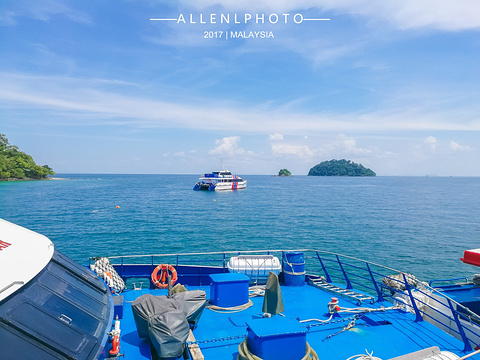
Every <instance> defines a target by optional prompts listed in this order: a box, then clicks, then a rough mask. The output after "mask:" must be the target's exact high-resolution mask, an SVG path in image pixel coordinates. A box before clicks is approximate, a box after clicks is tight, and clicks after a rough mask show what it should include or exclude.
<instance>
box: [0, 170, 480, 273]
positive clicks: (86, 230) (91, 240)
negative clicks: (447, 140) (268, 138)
mask: <svg viewBox="0 0 480 360" xmlns="http://www.w3.org/2000/svg"><path fill="white" fill-rule="evenodd" d="M57 176H61V177H65V178H69V180H51V181H36V182H3V183H0V217H1V218H3V219H5V220H8V221H11V222H14V223H17V224H19V225H22V226H25V227H27V228H29V229H32V230H34V231H38V232H40V233H42V234H44V235H46V236H48V237H49V238H50V239H51V240H52V241H53V242H54V244H55V246H56V248H57V249H58V250H60V251H62V252H64V253H66V254H67V255H68V256H70V257H72V258H73V259H74V260H76V261H78V262H80V263H86V262H88V258H89V257H90V256H101V255H121V254H127V253H130V254H150V253H163V252H169V253H171V252H198V251H219V250H225V251H226V250H254V249H279V248H283V249H294V248H314V249H319V250H328V251H333V252H338V253H342V254H346V255H352V256H356V257H359V258H362V259H365V260H370V261H373V262H377V263H380V264H383V265H388V266H390V267H394V268H397V269H401V270H404V271H407V272H412V273H414V274H415V275H417V276H418V277H420V278H422V279H424V280H430V279H433V278H449V277H456V276H463V275H468V276H471V275H473V274H474V273H476V272H479V273H480V269H478V271H477V269H476V268H474V267H473V266H471V265H465V264H463V263H461V262H460V260H459V259H460V257H461V256H463V251H464V250H466V249H472V248H480V222H479V220H480V207H479V204H480V178H454V177H452V178H450V177H375V178H338V177H307V176H293V177H290V178H280V177H271V176H260V175H257V176H244V177H245V178H247V180H248V186H247V189H246V190H242V191H236V192H223V193H216V192H196V191H193V190H192V188H193V185H194V184H195V182H196V180H197V178H198V176H196V175H85V174H82V175H72V174H68V175H57ZM117 206H118V208H117Z"/></svg>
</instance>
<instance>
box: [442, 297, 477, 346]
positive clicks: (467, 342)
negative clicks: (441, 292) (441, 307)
mask: <svg viewBox="0 0 480 360" xmlns="http://www.w3.org/2000/svg"><path fill="white" fill-rule="evenodd" d="M447 301H448V306H449V307H450V311H451V312H452V315H453V319H454V320H455V323H456V324H457V328H458V332H459V333H460V336H461V337H462V340H463V343H464V344H465V347H464V348H463V351H465V352H467V351H472V345H470V342H469V341H468V338H467V335H466V334H465V330H463V326H462V324H461V323H460V319H459V318H458V314H457V311H456V310H455V309H454V308H453V305H452V302H451V301H450V299H448V298H447Z"/></svg>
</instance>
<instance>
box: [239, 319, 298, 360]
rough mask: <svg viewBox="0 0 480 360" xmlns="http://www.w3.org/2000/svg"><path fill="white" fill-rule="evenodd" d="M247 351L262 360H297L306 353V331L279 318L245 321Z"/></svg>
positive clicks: (295, 322)
mask: <svg viewBox="0 0 480 360" xmlns="http://www.w3.org/2000/svg"><path fill="white" fill-rule="evenodd" d="M247 326H248V340H247V341H248V343H247V344H248V349H249V350H250V352H251V353H252V354H254V355H256V356H258V357H260V358H262V359H263V360H275V359H282V360H298V359H302V358H303V357H304V356H305V353H306V352H307V330H306V328H302V327H301V326H300V323H299V322H298V321H297V320H294V319H288V318H284V317H280V316H274V317H272V318H265V319H253V320H250V321H247Z"/></svg>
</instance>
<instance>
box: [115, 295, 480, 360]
mask: <svg viewBox="0 0 480 360" xmlns="http://www.w3.org/2000/svg"><path fill="white" fill-rule="evenodd" d="M188 289H189V290H194V289H201V290H204V291H205V292H206V294H207V298H209V295H210V287H209V286H201V287H188ZM147 292H152V293H153V294H156V295H166V290H154V291H151V290H130V291H127V292H125V293H124V294H123V295H124V300H125V302H124V311H123V319H122V321H121V326H122V334H121V353H125V359H150V347H149V344H148V342H147V341H146V340H140V339H139V338H138V335H137V332H136V327H135V323H134V320H133V314H132V310H131V302H132V301H133V300H135V299H136V298H137V297H138V296H140V295H142V294H144V293H147ZM282 296H283V303H284V307H285V311H284V312H283V314H284V315H285V317H286V318H292V319H300V320H304V319H311V318H319V319H327V318H328V317H327V316H326V315H325V314H326V313H327V311H328V309H327V303H328V302H329V301H330V299H331V297H332V295H331V294H330V293H327V292H324V291H322V290H320V289H317V288H314V287H312V286H308V285H306V286H303V287H288V286H282ZM252 301H253V303H254V305H253V306H252V307H251V308H249V309H246V310H244V311H241V312H237V313H229V314H226V313H218V312H214V311H211V310H208V309H205V311H204V312H203V315H202V317H201V319H200V321H199V323H198V327H197V328H196V329H195V330H194V332H193V333H194V336H195V338H196V340H197V341H201V342H202V343H201V344H200V349H201V351H202V353H203V355H204V357H205V359H206V360H210V359H212V360H215V359H226V360H230V359H236V358H237V354H238V349H237V348H238V345H239V344H240V343H241V341H242V340H243V336H245V335H246V334H247V327H246V324H245V321H247V320H249V319H252V318H259V317H260V316H261V313H262V304H263V298H262V297H255V298H252ZM339 301H340V306H342V307H347V308H355V307H357V305H356V303H353V302H349V301H348V300H346V299H343V298H339ZM362 306H363V307H375V308H379V307H381V306H384V307H390V306H391V304H390V303H387V302H385V303H375V304H373V305H371V304H362ZM277 316H279V315H277ZM351 317H352V314H342V315H341V317H339V318H334V319H333V320H335V322H333V321H332V322H330V323H328V324H327V325H322V326H314V327H311V328H310V329H309V330H308V332H307V341H308V343H309V344H310V346H311V347H312V348H313V349H314V350H315V351H316V352H317V354H318V355H319V357H320V359H323V360H325V359H329V360H337V359H338V360H345V359H347V358H349V357H351V356H353V355H356V354H366V351H368V352H369V353H371V352H372V351H373V355H374V356H376V357H379V358H381V359H382V360H387V359H390V358H394V357H397V356H400V355H404V354H407V353H410V352H414V351H417V350H420V349H424V348H428V347H431V346H438V347H439V348H440V349H441V350H445V351H451V352H453V353H456V354H457V355H459V356H463V355H465V354H466V353H464V352H463V343H462V342H461V341H459V340H457V339H455V338H453V337H452V336H450V335H448V334H446V333H444V332H442V331H441V330H439V329H437V328H436V327H435V326H433V325H431V324H429V323H427V322H426V321H420V322H415V321H414V320H415V316H414V315H413V314H410V313H405V312H404V311H402V310H387V311H385V312H381V313H370V314H367V315H364V317H363V318H361V319H357V320H356V322H355V326H354V327H353V328H351V329H350V330H347V331H344V332H341V333H339V334H337V335H334V336H331V335H333V334H336V333H338V332H340V331H341V330H342V329H343V328H344V327H345V326H346V325H347V324H348V320H345V319H346V318H348V319H351ZM269 320H270V319H263V320H262V321H265V324H266V325H267V326H268V323H267V322H268V321H269ZM313 324H316V322H309V323H302V325H304V326H307V325H313ZM237 335H238V336H239V338H236V339H233V340H224V341H218V340H222V338H226V337H232V336H233V337H235V336H237ZM329 336H331V337H329ZM205 340H217V341H214V342H211V341H209V342H203V341H205ZM470 359H477V360H478V359H480V357H479V356H476V357H471V358H470Z"/></svg>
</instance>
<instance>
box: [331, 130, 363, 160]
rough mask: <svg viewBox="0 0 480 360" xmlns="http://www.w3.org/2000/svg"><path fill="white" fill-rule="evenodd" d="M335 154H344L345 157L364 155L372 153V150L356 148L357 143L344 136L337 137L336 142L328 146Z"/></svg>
mask: <svg viewBox="0 0 480 360" xmlns="http://www.w3.org/2000/svg"><path fill="white" fill-rule="evenodd" d="M330 146H331V147H333V148H334V149H335V150H336V151H337V152H340V153H344V154H346V155H356V156H359V155H366V154H370V153H372V150H369V149H365V148H360V147H357V141H356V140H355V139H354V138H352V137H348V136H346V135H343V134H341V135H338V136H337V139H336V141H335V142H334V143H333V144H331V145H330Z"/></svg>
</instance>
